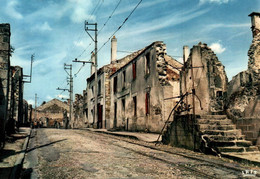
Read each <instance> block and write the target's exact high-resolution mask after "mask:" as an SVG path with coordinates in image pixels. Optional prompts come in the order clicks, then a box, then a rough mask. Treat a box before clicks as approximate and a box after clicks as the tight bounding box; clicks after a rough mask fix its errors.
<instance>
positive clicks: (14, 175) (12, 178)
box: [9, 129, 32, 179]
mask: <svg viewBox="0 0 260 179" xmlns="http://www.w3.org/2000/svg"><path fill="white" fill-rule="evenodd" d="M31 133H32V129H30V132H29V134H28V136H27V137H26V139H25V141H24V143H23V148H22V150H21V153H20V154H19V155H18V157H17V159H16V162H15V164H14V167H13V169H12V171H11V174H10V176H9V179H16V178H18V175H19V172H20V171H21V169H22V165H23V161H24V157H25V152H26V149H27V147H28V144H29V140H30V137H31Z"/></svg>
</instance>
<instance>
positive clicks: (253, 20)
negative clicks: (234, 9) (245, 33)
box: [248, 12, 260, 38]
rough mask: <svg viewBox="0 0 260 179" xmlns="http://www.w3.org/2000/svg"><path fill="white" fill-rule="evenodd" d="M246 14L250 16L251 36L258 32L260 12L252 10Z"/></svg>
mask: <svg viewBox="0 0 260 179" xmlns="http://www.w3.org/2000/svg"><path fill="white" fill-rule="evenodd" d="M248 16H250V17H251V24H252V26H251V29H252V34H253V38H254V37H255V36H256V35H257V34H258V33H259V32H260V13H259V12H252V13H251V14H249V15H248Z"/></svg>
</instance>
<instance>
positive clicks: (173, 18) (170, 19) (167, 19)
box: [118, 7, 210, 37]
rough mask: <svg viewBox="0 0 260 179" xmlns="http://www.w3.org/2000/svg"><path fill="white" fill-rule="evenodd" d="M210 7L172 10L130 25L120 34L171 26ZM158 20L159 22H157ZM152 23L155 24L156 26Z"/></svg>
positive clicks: (126, 34)
mask: <svg viewBox="0 0 260 179" xmlns="http://www.w3.org/2000/svg"><path fill="white" fill-rule="evenodd" d="M209 10H210V9H202V10H198V8H197V7H195V8H193V9H190V10H187V11H186V12H183V11H179V12H173V14H170V15H168V16H164V17H159V18H157V19H153V20H152V21H148V22H145V23H140V24H136V25H135V26H132V27H130V28H128V32H129V33H125V32H120V35H118V37H120V36H127V37H129V36H131V35H137V34H138V35H140V34H142V33H148V32H153V31H157V30H160V29H164V28H167V27H171V26H174V25H178V24H182V23H184V22H187V21H189V20H192V19H194V18H197V17H199V16H201V15H203V14H205V13H207V12H208V11H209ZM158 22H160V23H159V24H158ZM154 24H157V25H156V26H155V25H154Z"/></svg>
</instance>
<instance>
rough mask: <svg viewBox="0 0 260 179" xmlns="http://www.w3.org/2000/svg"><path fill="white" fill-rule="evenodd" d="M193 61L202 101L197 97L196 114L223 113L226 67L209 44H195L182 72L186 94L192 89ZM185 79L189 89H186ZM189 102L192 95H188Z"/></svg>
mask: <svg viewBox="0 0 260 179" xmlns="http://www.w3.org/2000/svg"><path fill="white" fill-rule="evenodd" d="M191 62H192V67H193V77H194V88H195V92H196V95H197V96H198V98H199V99H200V101H201V105H200V102H199V100H198V99H197V98H195V111H196V114H200V115H203V114H216V113H222V112H223V110H224V100H225V98H226V95H227V76H226V72H225V67H224V66H223V65H222V64H221V62H220V61H219V60H218V58H217V56H216V55H215V54H214V52H213V51H212V50H211V49H210V48H209V47H208V46H207V44H201V43H199V44H198V45H195V46H193V48H192V49H191V52H190V56H189V58H188V60H187V62H186V67H185V68H186V69H185V71H182V72H181V93H182V94H185V93H186V91H188V92H189V93H191V91H192V73H191ZM184 73H185V74H184ZM185 75H186V78H185ZM185 81H186V86H187V90H185ZM188 104H189V105H192V95H189V96H188ZM191 112H192V111H191Z"/></svg>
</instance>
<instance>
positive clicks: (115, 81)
mask: <svg viewBox="0 0 260 179" xmlns="http://www.w3.org/2000/svg"><path fill="white" fill-rule="evenodd" d="M116 92H117V76H115V77H114V93H116Z"/></svg>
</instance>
